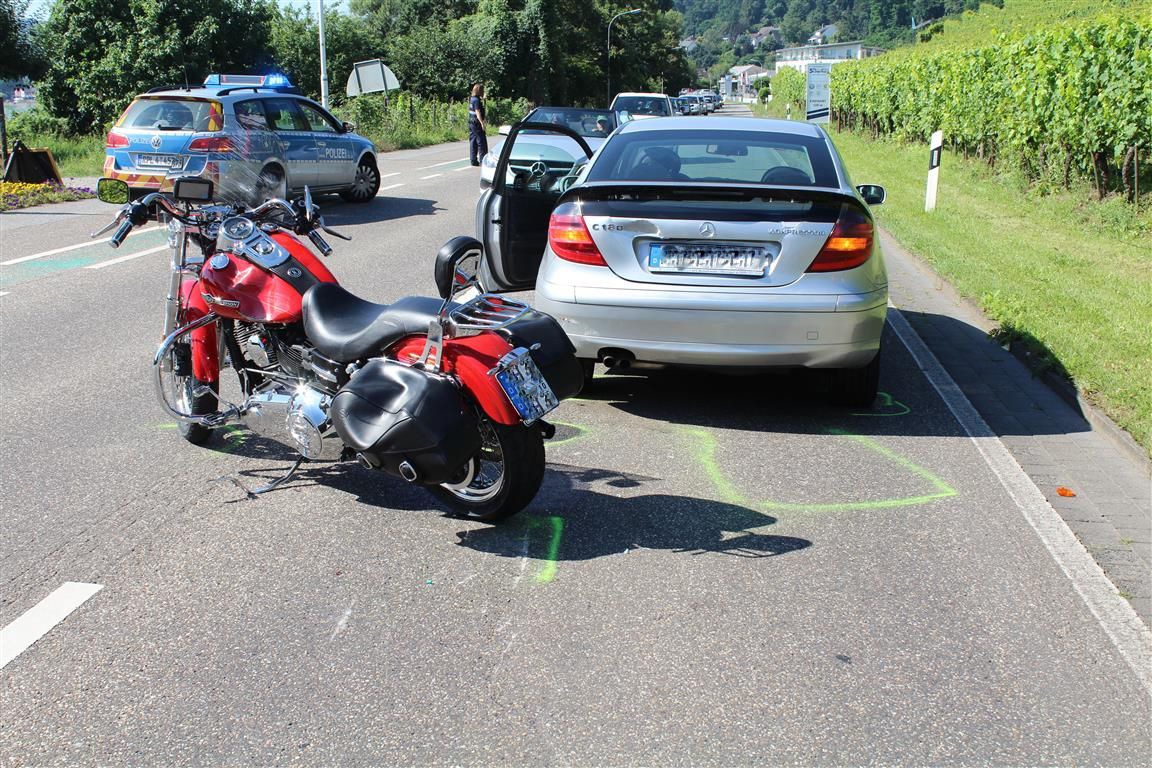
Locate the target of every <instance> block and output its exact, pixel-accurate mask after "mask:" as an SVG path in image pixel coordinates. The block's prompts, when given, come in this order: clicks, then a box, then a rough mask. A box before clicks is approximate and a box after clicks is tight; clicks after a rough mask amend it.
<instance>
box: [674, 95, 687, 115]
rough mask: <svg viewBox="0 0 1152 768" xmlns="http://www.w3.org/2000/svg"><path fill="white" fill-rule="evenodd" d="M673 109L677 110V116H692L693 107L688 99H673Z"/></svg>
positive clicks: (679, 97)
mask: <svg viewBox="0 0 1152 768" xmlns="http://www.w3.org/2000/svg"><path fill="white" fill-rule="evenodd" d="M672 108H673V109H674V110H675V112H676V114H678V115H690V114H692V106H691V104H690V102H689V101H688V99H686V98H684V97H682V96H677V97H676V98H674V99H672Z"/></svg>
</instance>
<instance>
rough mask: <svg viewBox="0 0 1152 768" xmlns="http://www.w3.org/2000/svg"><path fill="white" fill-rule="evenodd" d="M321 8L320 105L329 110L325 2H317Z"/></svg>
mask: <svg viewBox="0 0 1152 768" xmlns="http://www.w3.org/2000/svg"><path fill="white" fill-rule="evenodd" d="M316 3H317V5H319V6H320V18H319V25H320V103H321V104H323V105H324V109H328V53H327V51H326V50H325V48H324V0H316Z"/></svg>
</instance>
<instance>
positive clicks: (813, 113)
mask: <svg viewBox="0 0 1152 768" xmlns="http://www.w3.org/2000/svg"><path fill="white" fill-rule="evenodd" d="M831 72H832V65H831V64H809V65H808V80H807V86H808V87H807V92H806V95H805V98H806V101H805V104H806V109H807V115H806V117H805V119H806V120H808V122H810V123H826V122H828V115H829V113H830V112H831V107H832V104H831V99H832V92H831V90H829V88H828V75H829V73H831Z"/></svg>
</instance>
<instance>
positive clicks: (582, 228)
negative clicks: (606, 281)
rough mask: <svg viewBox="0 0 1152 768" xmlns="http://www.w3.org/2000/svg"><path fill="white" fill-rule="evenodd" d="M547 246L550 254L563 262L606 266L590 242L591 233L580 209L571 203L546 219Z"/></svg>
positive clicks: (597, 250) (565, 204)
mask: <svg viewBox="0 0 1152 768" xmlns="http://www.w3.org/2000/svg"><path fill="white" fill-rule="evenodd" d="M548 246H549V247H550V248H551V249H552V253H554V254H556V255H557V256H558V257H560V258H561V259H564V261H574V262H576V263H577V264H592V265H594V266H598V267H606V266H608V262H606V261H604V256H603V254H601V253H600V249H599V248H597V247H596V243H595V242H594V241H593V240H592V233H591V232H589V231H588V226H587V225H586V224H585V223H584V217H583V216H581V215H580V209H579V208H578V207H576V205H574V204H573V203H564V204H563V205H561V206H560V207H558V208H557V209H556V210H554V211H552V217H551V218H550V219H548Z"/></svg>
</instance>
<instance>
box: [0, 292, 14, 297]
mask: <svg viewBox="0 0 1152 768" xmlns="http://www.w3.org/2000/svg"><path fill="white" fill-rule="evenodd" d="M10 293H11V291H0V296H7V295H8V294H10Z"/></svg>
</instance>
